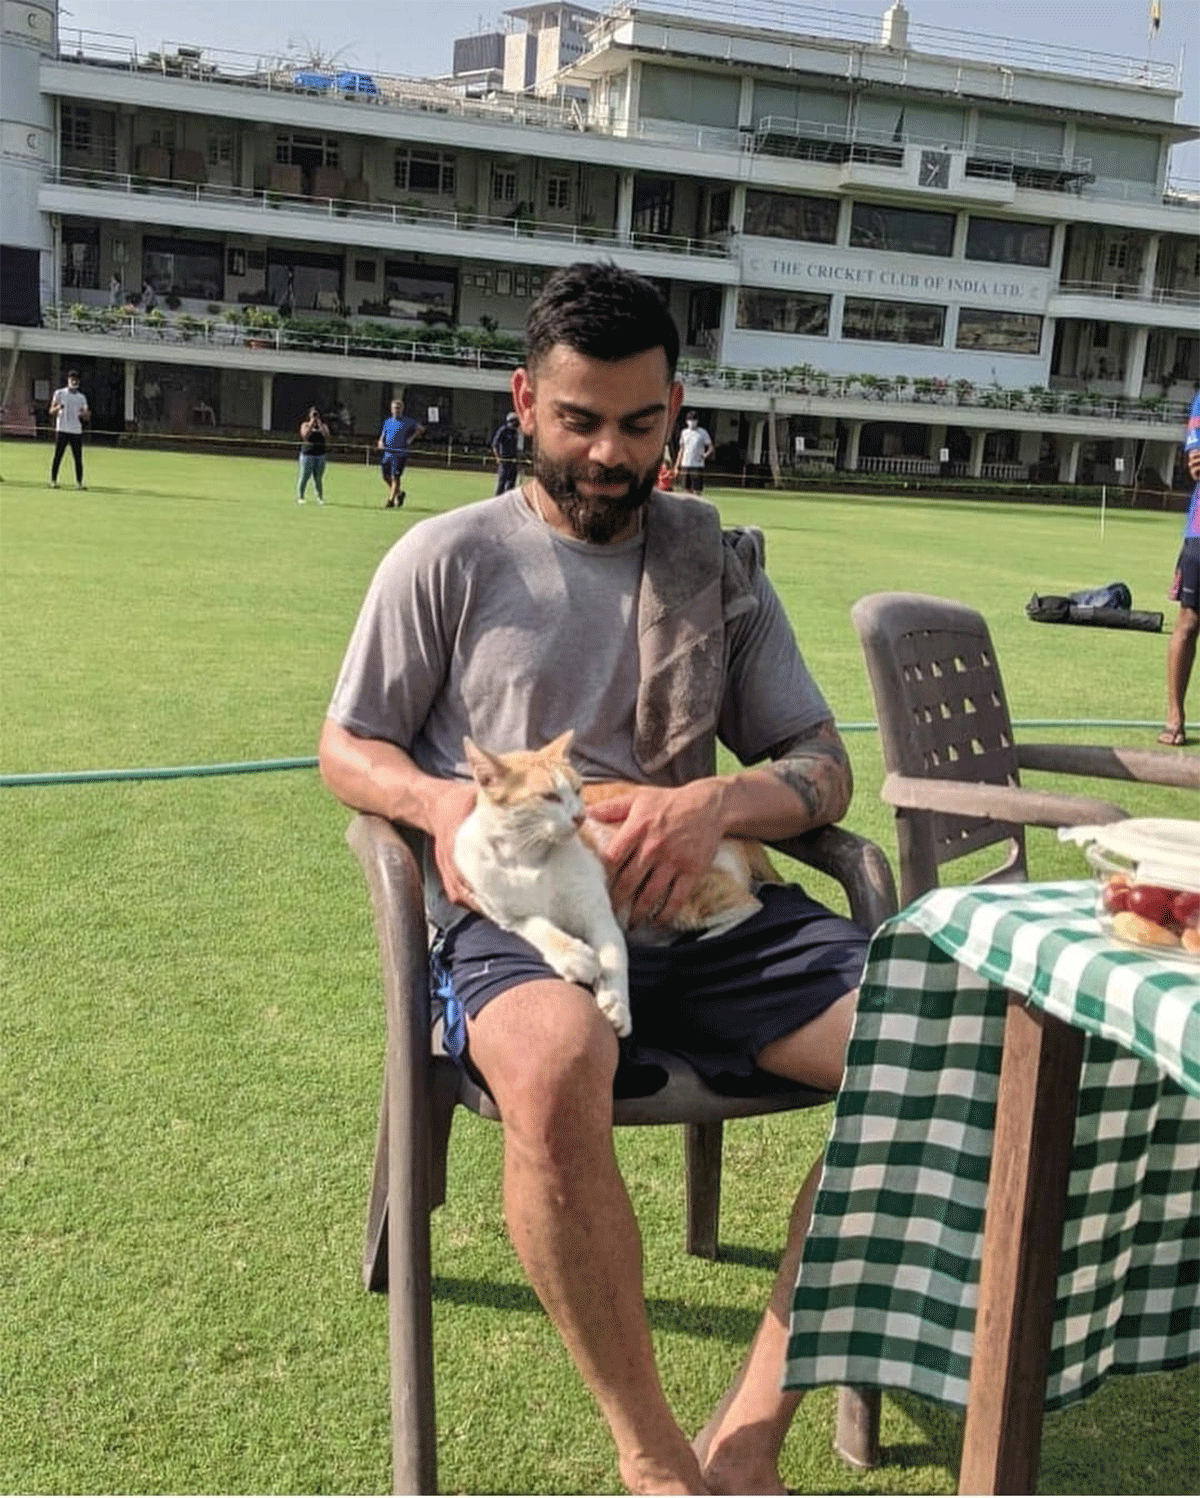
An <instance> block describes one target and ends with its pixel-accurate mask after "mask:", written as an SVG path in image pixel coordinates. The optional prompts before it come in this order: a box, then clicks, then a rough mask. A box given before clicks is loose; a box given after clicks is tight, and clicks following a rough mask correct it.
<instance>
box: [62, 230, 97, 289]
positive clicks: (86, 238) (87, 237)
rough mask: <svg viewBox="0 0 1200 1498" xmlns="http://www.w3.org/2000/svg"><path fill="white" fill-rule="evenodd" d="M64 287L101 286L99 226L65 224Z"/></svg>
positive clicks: (63, 237)
mask: <svg viewBox="0 0 1200 1498" xmlns="http://www.w3.org/2000/svg"><path fill="white" fill-rule="evenodd" d="M62 242H63V285H64V286H71V287H80V286H90V287H95V286H99V284H100V226H99V224H64V225H63V231H62Z"/></svg>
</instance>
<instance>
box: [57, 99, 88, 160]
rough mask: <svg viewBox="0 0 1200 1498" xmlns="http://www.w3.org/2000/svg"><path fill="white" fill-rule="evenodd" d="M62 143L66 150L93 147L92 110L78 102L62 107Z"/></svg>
mask: <svg viewBox="0 0 1200 1498" xmlns="http://www.w3.org/2000/svg"><path fill="white" fill-rule="evenodd" d="M62 143H63V150H64V151H90V150H91V149H92V112H91V110H90V109H81V108H80V107H79V105H78V104H64V105H63V107H62Z"/></svg>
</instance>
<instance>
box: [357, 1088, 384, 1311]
mask: <svg viewBox="0 0 1200 1498" xmlns="http://www.w3.org/2000/svg"><path fill="white" fill-rule="evenodd" d="M387 1109H388V1085H387V1068H386V1067H385V1068H384V1073H383V1090H382V1095H381V1097H380V1100H379V1128H378V1130H377V1132H376V1135H375V1164H374V1166H373V1167H372V1170H371V1195H370V1198H369V1200H368V1202H367V1233H366V1241H365V1242H364V1244H363V1261H362V1277H363V1284H364V1285H365V1286H366V1287H367V1289H368V1290H373V1291H375V1292H377V1293H378V1294H385V1293H386V1292H387V1287H388V1276H387V1268H388V1246H387V1207H388V1199H387V1169H388V1152H387V1144H388V1140H387Z"/></svg>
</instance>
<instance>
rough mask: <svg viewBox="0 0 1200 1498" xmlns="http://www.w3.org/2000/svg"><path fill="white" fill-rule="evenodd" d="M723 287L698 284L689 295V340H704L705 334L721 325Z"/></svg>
mask: <svg viewBox="0 0 1200 1498" xmlns="http://www.w3.org/2000/svg"><path fill="white" fill-rule="evenodd" d="M722 299H723V298H722V295H721V289H720V287H719V286H697V287H695V288H694V289H693V290H692V292H691V294H690V295H689V296H688V319H687V341H688V343H689V344H692V345H695V344H700V343H703V342H704V335H705V334H706V333H709V332H711V331H712V330H713V329H714V328H719V327H720V326H721V302H722Z"/></svg>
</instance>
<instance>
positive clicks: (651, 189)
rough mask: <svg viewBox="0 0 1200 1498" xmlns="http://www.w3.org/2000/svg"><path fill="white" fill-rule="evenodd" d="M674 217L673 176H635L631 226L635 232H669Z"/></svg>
mask: <svg viewBox="0 0 1200 1498" xmlns="http://www.w3.org/2000/svg"><path fill="white" fill-rule="evenodd" d="M674 219H675V180H674V178H673V177H636V178H635V179H634V183H633V219H632V227H633V230H634V233H636V234H669V233H670V232H671V225H672V223H673V222H674Z"/></svg>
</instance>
